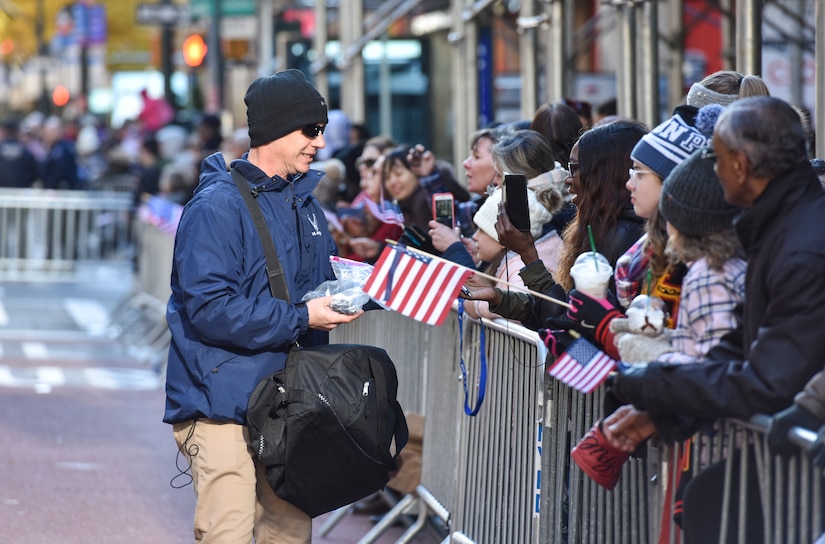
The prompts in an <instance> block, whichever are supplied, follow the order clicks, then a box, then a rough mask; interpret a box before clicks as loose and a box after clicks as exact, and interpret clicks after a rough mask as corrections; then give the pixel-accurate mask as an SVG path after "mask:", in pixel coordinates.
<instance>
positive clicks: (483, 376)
mask: <svg viewBox="0 0 825 544" xmlns="http://www.w3.org/2000/svg"><path fill="white" fill-rule="evenodd" d="M478 323H479V326H480V327H481V344H480V345H479V350H478V352H479V356H480V357H481V372H480V373H479V376H478V397H477V398H476V406H475V408H472V409H471V408H470V405H469V400H470V394H469V392H468V391H467V367H466V366H465V365H464V299H461V298H459V299H458V339H459V344H458V350H459V364H460V365H461V381H462V382H463V383H464V413H465V414H467V415H468V416H474V415H476V414H477V413H478V410H479V408H481V403H482V402H484V392H485V391H486V389H487V342H486V339H485V333H484V323H483V322H482V321H481V320H480V319H479V322H478Z"/></svg>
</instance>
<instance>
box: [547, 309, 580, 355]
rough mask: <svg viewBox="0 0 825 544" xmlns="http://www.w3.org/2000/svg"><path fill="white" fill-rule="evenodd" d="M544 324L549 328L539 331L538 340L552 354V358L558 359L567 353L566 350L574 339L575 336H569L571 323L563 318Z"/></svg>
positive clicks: (548, 320)
mask: <svg viewBox="0 0 825 544" xmlns="http://www.w3.org/2000/svg"><path fill="white" fill-rule="evenodd" d="M545 323H546V324H547V326H548V327H549V328H547V329H541V330H539V338H541V340H542V342H544V345H545V346H547V350H548V351H549V352H550V353H552V354H553V357H556V358H558V357H559V356H560V355H561V354H562V353H564V352H565V351H567V348H569V347H570V344H572V343H573V341H574V340H575V339H576V337H575V336H573V335H572V334H570V327H571V325H572V324H573V322H572V321H570V320H568V319H564V318H556V319H547V320H546V321H545Z"/></svg>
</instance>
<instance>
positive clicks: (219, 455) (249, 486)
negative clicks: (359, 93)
mask: <svg viewBox="0 0 825 544" xmlns="http://www.w3.org/2000/svg"><path fill="white" fill-rule="evenodd" d="M244 102H245V103H246V105H247V122H248V125H249V136H250V150H249V152H248V153H246V154H245V155H243V157H241V158H240V159H238V160H235V161H233V162H232V164H231V166H232V168H234V169H235V170H236V171H237V172H238V173H239V174H240V175H241V176H242V177H244V178H245V179H246V180H247V182H248V184H249V189H250V191H251V193H252V194H253V195H254V196H255V198H256V199H257V202H258V203H259V204H260V206H261V210H262V212H263V215H264V217H265V218H266V222H267V226H268V228H269V230H270V232H271V233H272V238H273V240H274V242H275V246H276V249H277V253H278V257H279V260H280V261H281V264H282V266H283V269H284V276H285V280H286V283H287V285H288V289H289V294H290V297H291V299H292V300H293V301H300V300H301V297H302V296H303V295H304V294H305V293H307V292H308V291H310V290H313V289H315V288H316V287H317V286H318V285H319V284H321V283H322V282H324V281H326V280H330V279H334V274H333V272H332V268H331V266H330V263H329V257H330V256H331V255H334V254H336V253H337V250H336V246H335V243H334V241H333V240H332V237H331V236H330V235H329V231H328V230H327V226H326V222H325V220H324V212H323V210H322V209H321V206H320V205H319V204H318V202H317V201H316V200H315V199H314V197H313V196H312V190H313V189H314V188H315V186H316V184H317V183H318V181H319V180H320V179H321V177H322V176H323V173H321V172H318V171H314V170H310V168H309V166H310V163H312V162H313V161H314V160H315V155H316V153H317V152H318V150H319V149H321V148H323V147H324V145H325V142H324V136H323V133H324V128H325V126H326V123H327V105H326V101H325V100H324V98H323V97H322V96H321V95H320V94H319V93H318V91H317V90H316V89H315V88H314V87H313V86H312V85H311V84H310V83H309V82H308V81H307V80H306V78H305V77H304V75H303V74H302V73H301V72H300V71H298V70H287V71H283V72H278V73H276V74H274V75H272V76H268V77H262V78H259V79H257V80H255V81H253V82H252V84H251V85H250V86H249V89H248V90H247V93H246V96H245V97H244ZM171 283H172V295H171V297H170V298H169V303H168V306H167V321H168V323H169V329H170V331H171V333H172V342H171V347H170V350H169V362H168V369H167V377H166V412H165V415H164V421H165V422H167V423H171V424H172V425H173V430H174V436H175V441H176V442H177V444H178V447H179V451H180V453H181V454H182V455H183V456H184V457H185V458H186V459H187V462H189V463H190V464H191V476H192V484H193V488H194V491H195V497H196V499H197V506H196V509H195V521H194V532H195V541H196V542H203V543H207V542H210V543H211V542H215V543H220V544H233V543H237V544H249V542H251V540H252V538H253V534H254V538H255V541H256V542H284V543H304V542H309V541H310V540H311V534H312V520H311V519H310V518H309V516H307V515H306V514H304V513H303V512H302V511H300V510H299V509H297V508H295V507H294V506H292V505H290V504H288V503H286V502H285V501H282V500H281V499H279V498H278V497H276V496H275V494H274V493H273V491H272V489H271V488H270V486H269V485H268V483H267V481H266V478H265V476H264V471H263V467H261V466H257V465H256V463H255V461H254V460H253V457H252V454H251V452H250V451H249V449H248V447H247V440H246V430H245V427H244V423H245V417H246V407H247V402H248V400H249V396H250V395H251V393H252V391H253V389H254V388H255V386H256V385H257V384H258V382H259V381H260V380H261V379H262V378H264V377H265V376H268V375H270V374H272V373H273V372H275V371H277V370H280V369H282V368H283V367H284V366H285V363H286V358H287V354H288V352H289V348H290V347H291V346H293V345H294V344H295V343H296V342H298V343H300V344H301V345H307V346H310V345H316V344H322V343H326V342H327V341H328V332H327V331H330V330H332V329H334V328H335V327H336V326H337V325H339V324H341V323H347V322H350V321H352V320H354V319H356V318H357V317H358V316H360V315H361V313H362V312H359V313H357V314H355V315H344V314H341V313H337V312H335V311H333V310H331V309H330V300H331V298H332V297H322V298H316V299H312V300H309V301H308V302H306V303H300V302H298V303H296V302H292V303H287V302H286V301H285V300H280V299H277V298H274V297H273V296H272V295H271V294H270V290H269V282H268V277H267V273H266V261H265V257H264V253H263V248H262V245H261V242H260V240H259V236H258V234H257V232H256V230H255V226H254V224H253V221H252V217H251V215H250V213H249V211H248V209H247V207H246V205H245V203H244V201H243V198H242V196H241V194H240V192H239V191H238V188H237V186H236V185H235V182H234V180H233V178H232V176H231V174H230V173H229V172H228V171H227V166H226V163H225V162H224V160H223V158H222V155H221V154H220V153H215V154H213V155H210V156H209V157H207V158H206V159H205V160H204V161H203V163H202V167H201V176H200V182H199V184H198V187H197V189H196V191H195V194H194V196H193V198H192V200H191V201H190V202H189V203H188V204H187V205H186V208H185V209H184V212H183V216H182V217H181V221H180V225H179V227H178V232H177V236H176V238H175V252H174V260H173V266H172V282H171Z"/></svg>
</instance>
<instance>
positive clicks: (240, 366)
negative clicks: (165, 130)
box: [163, 153, 337, 423]
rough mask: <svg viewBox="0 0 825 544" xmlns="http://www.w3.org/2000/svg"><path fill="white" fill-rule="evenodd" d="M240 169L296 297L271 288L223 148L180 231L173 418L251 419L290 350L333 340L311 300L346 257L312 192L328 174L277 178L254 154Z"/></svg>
mask: <svg viewBox="0 0 825 544" xmlns="http://www.w3.org/2000/svg"><path fill="white" fill-rule="evenodd" d="M232 166H233V167H235V168H236V169H237V171H238V172H239V173H240V174H241V175H242V176H243V177H244V178H246V179H247V180H248V182H249V184H250V187H254V188H256V189H257V190H258V196H257V201H258V203H259V204H260V206H261V209H262V212H263V215H264V217H265V218H266V221H267V226H268V227H269V230H270V232H271V233H272V238H273V240H274V242H275V247H276V249H277V252H278V257H279V260H280V262H281V265H282V266H283V269H284V276H285V278H286V281H287V284H288V288H289V293H290V296H291V298H292V303H291V304H288V303H287V302H286V301H284V300H279V299H276V298H274V297H272V295H271V294H270V291H269V282H268V279H267V274H266V261H265V257H264V253H263V247H262V245H261V242H260V240H259V237H258V233H257V231H256V230H255V226H254V224H253V222H252V216H251V215H250V214H249V211H248V210H247V208H246V205H245V204H244V201H243V199H242V197H241V194H240V193H239V191H238V188H237V187H236V185H235V182H234V180H233V179H232V176H231V175H230V174H229V173H228V172H227V167H226V163H225V162H224V160H223V157H222V156H221V154H220V153H215V154H213V155H210V156H209V157H207V158H206V159H205V160H204V161H203V164H202V168H201V178H200V184H199V185H198V187H197V189H196V191H195V195H194V196H193V198H192V200H191V201H190V202H189V203H188V204H187V205H186V207H185V209H184V211H183V215H182V217H181V220H180V224H179V227H178V232H177V235H176V238H175V251H174V259H173V264H172V282H171V284H172V294H171V296H170V297H169V302H168V305H167V311H166V317H167V321H168V324H169V329H170V331H171V333H172V342H171V347H170V349H169V361H168V368H167V376H166V412H165V415H164V418H163V420H164V421H165V422H167V423H175V422H180V421H185V420H188V419H192V418H204V417H205V418H209V419H213V420H217V421H234V422H238V423H243V422H244V418H245V414H246V405H247V402H248V400H249V396H250V395H251V393H252V391H253V389H254V388H255V386H256V385H257V383H258V382H259V381H260V380H261V379H262V378H264V377H265V376H267V375H269V374H271V373H273V372H275V371H277V370H280V369H281V368H283V367H284V365H285V363H286V357H287V353H288V351H289V348H290V347H291V346H292V345H293V344H294V343H295V342H296V341H297V342H299V343H300V344H302V345H316V344H321V343H326V342H327V341H328V335H327V334H326V333H324V332H322V331H317V330H311V329H309V328H308V325H309V313H308V311H307V308H306V305H305V304H300V303H299V301H300V300H301V297H302V296H303V295H304V294H305V293H307V292H308V291H310V290H313V289H315V288H316V287H317V286H318V285H320V284H321V283H323V282H324V281H326V280H329V279H333V278H334V274H333V272H332V267H331V265H330V262H329V257H330V255H334V254H336V251H337V250H336V247H335V243H334V241H333V240H332V237H331V236H330V234H329V231H328V230H327V225H326V221H325V219H324V212H323V210H322V208H321V206H320V205H319V204H318V202H317V200H316V199H315V198H314V197H313V196H312V190H313V189H314V188H315V186H316V185H317V183H318V181H319V180H320V179H321V177H322V176H323V173H321V172H316V171H312V170H311V171H309V172H308V173H307V174H304V175H298V176H294V177H291V179H289V180H284V179H282V178H280V177H275V178H269V177H268V176H267V175H266V174H265V173H264V172H263V171H261V170H260V169H259V168H258V167H256V166H255V165H253V164H252V163H250V162H248V161H247V160H246V156H244V157H243V158H242V159H239V160H236V161H233V162H232Z"/></svg>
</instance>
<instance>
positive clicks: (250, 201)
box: [230, 168, 292, 302]
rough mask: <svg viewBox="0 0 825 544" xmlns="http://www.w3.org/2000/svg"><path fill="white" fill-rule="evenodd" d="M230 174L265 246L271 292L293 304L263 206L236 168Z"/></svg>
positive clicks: (231, 169)
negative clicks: (262, 211)
mask: <svg viewBox="0 0 825 544" xmlns="http://www.w3.org/2000/svg"><path fill="white" fill-rule="evenodd" d="M230 172H232V179H234V180H235V185H237V186H238V191H240V192H241V196H242V197H243V201H244V203H245V204H246V207H247V208H249V214H250V215H251V216H252V222H253V223H255V229H256V230H257V231H258V236H259V237H260V239H261V245H263V246H264V255H265V256H266V275H267V277H268V278H269V291H270V292H271V293H272V296H273V297H275V298H280V299H282V300H285V301H287V302H292V300H291V299H290V297H289V290H288V289H287V286H286V280H285V279H284V268H283V267H282V266H281V261H279V260H278V252H277V251H276V250H275V242H273V241H272V234H271V233H270V232H269V227H267V225H266V220H265V219H264V214H263V213H261V205H260V204H258V201H257V200H255V197H254V196H252V191H251V190H250V189H249V182H247V181H246V179H244V177H243V176H242V175H241V174H240V173H239V172H238V171H237V170H235V169H234V168H230Z"/></svg>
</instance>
